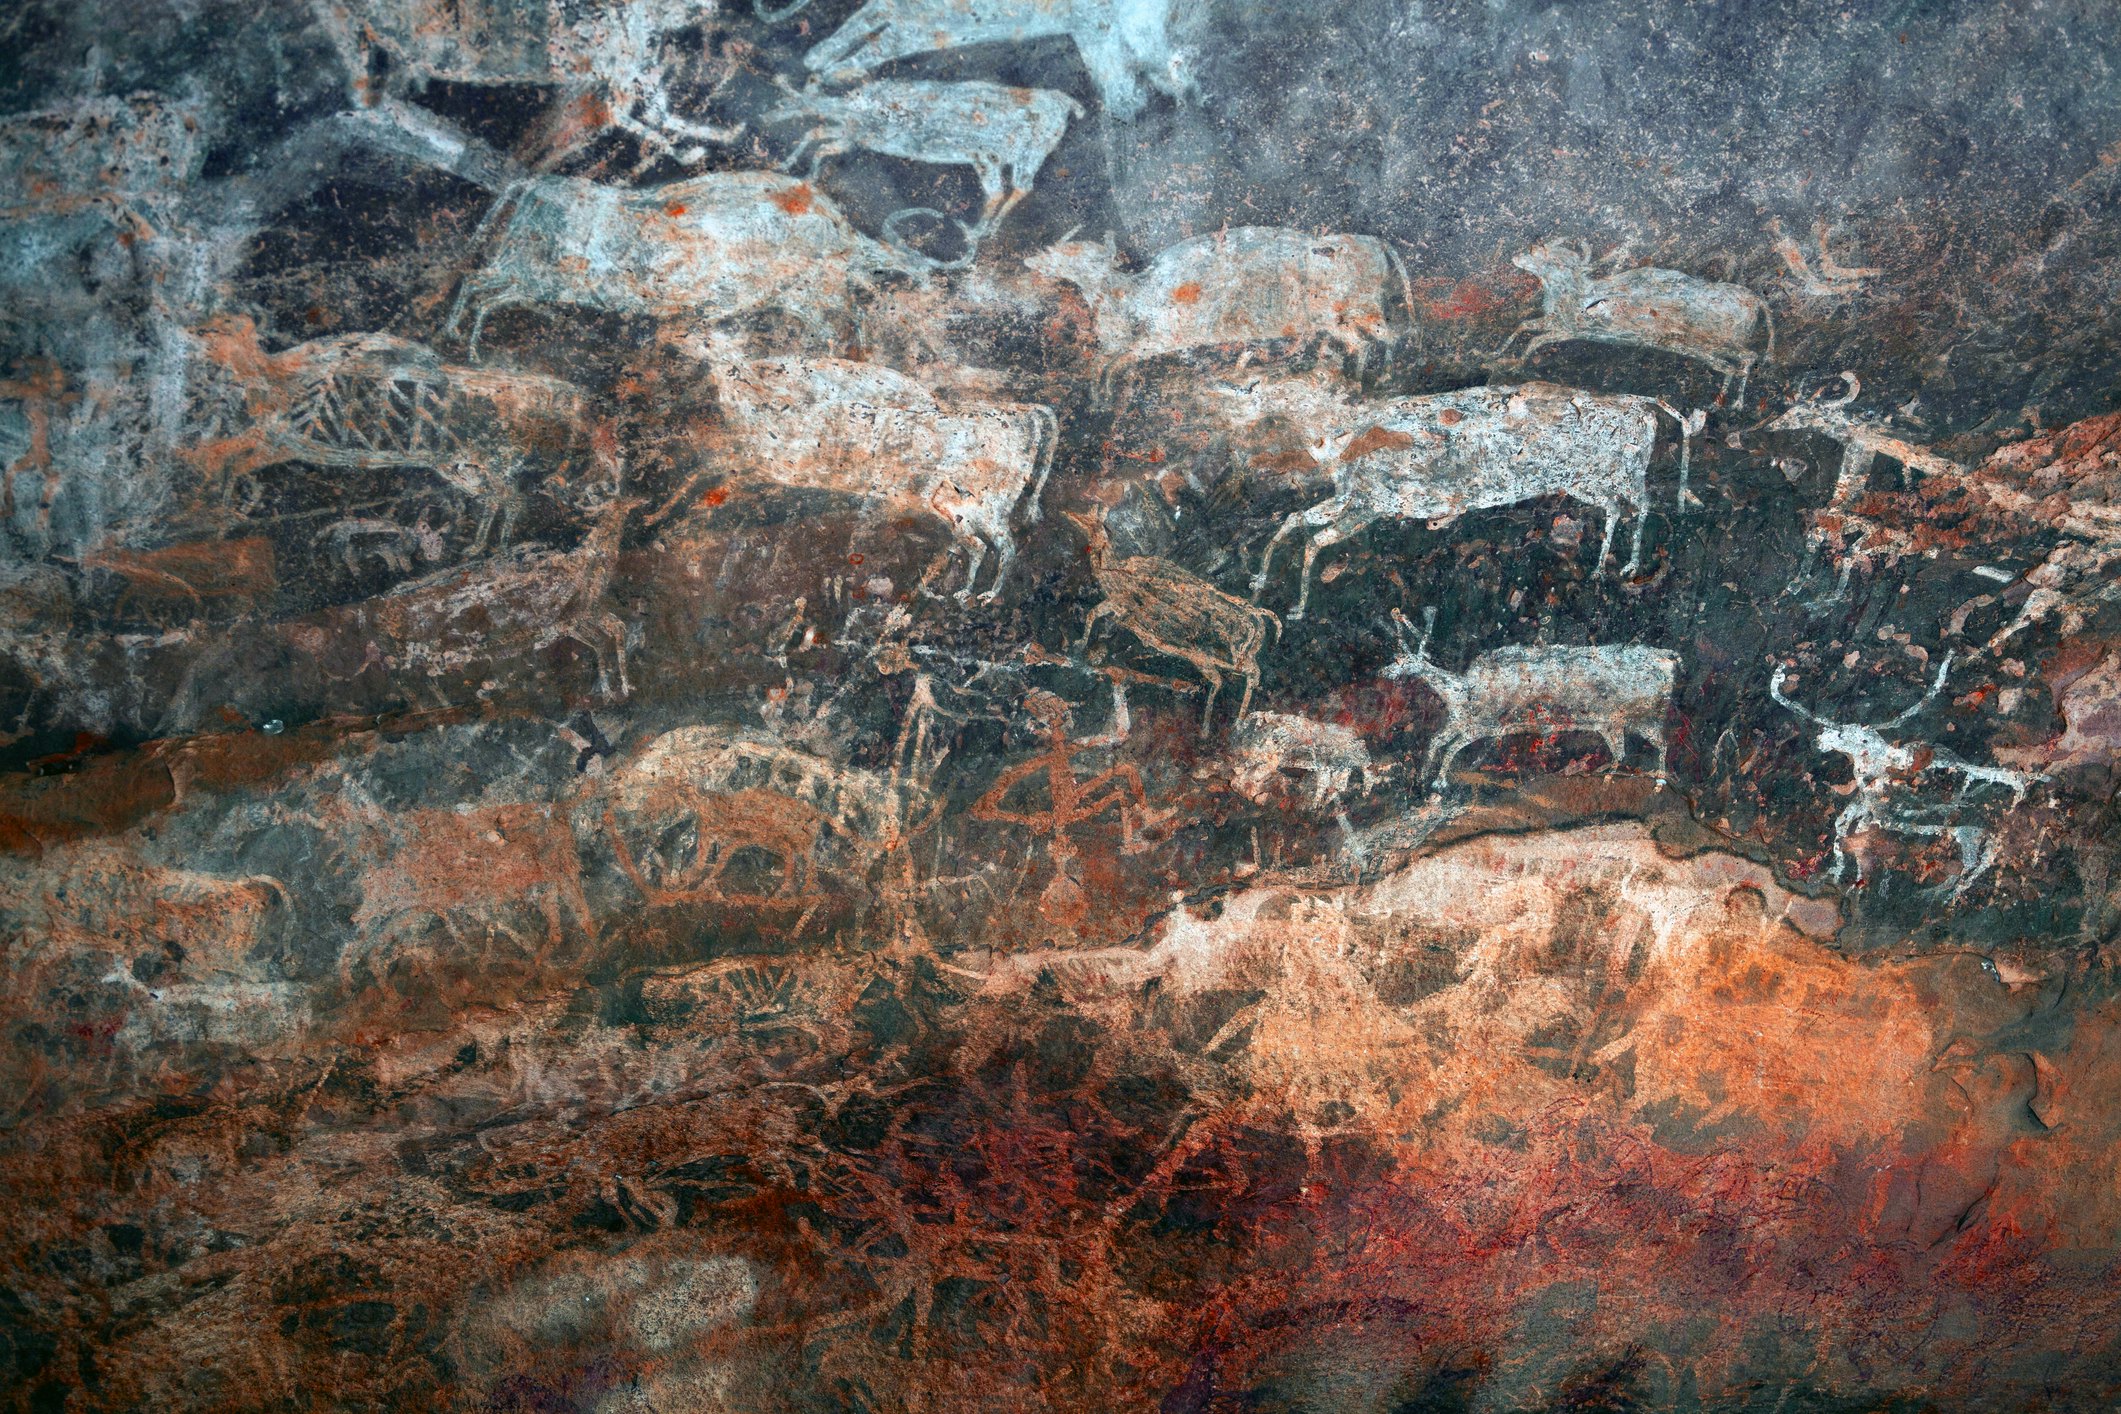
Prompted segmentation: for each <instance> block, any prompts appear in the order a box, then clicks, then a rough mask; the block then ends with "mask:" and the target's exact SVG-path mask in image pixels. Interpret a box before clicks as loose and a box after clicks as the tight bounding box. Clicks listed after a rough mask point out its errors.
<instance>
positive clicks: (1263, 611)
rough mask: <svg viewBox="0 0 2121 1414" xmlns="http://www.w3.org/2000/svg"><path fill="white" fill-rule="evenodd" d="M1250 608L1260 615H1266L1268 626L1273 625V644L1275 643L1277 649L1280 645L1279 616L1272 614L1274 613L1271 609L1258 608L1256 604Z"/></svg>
mask: <svg viewBox="0 0 2121 1414" xmlns="http://www.w3.org/2000/svg"><path fill="white" fill-rule="evenodd" d="M1252 607H1253V609H1254V610H1255V611H1257V612H1259V613H1261V614H1264V615H1266V617H1267V622H1268V623H1270V624H1272V625H1274V642H1275V645H1276V646H1277V647H1278V646H1280V644H1281V615H1279V614H1277V613H1275V612H1274V611H1273V610H1272V609H1262V608H1260V606H1259V605H1257V604H1254V605H1253V606H1252Z"/></svg>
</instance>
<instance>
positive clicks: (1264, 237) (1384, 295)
mask: <svg viewBox="0 0 2121 1414" xmlns="http://www.w3.org/2000/svg"><path fill="white" fill-rule="evenodd" d="M1024 265H1025V267H1026V268H1027V269H1029V270H1030V271H1031V272H1032V273H1033V274H1037V275H1043V276H1045V277H1046V278H1048V279H1051V280H1059V281H1062V282H1064V283H1066V284H1070V285H1073V286H1075V287H1076V288H1077V289H1078V290H1080V291H1081V292H1082V295H1083V298H1084V299H1085V300H1086V301H1088V303H1089V305H1090V312H1091V314H1092V316H1093V317H1094V318H1095V320H1096V327H1097V344H1098V352H1099V356H1100V358H1101V359H1102V360H1103V363H1102V366H1101V367H1100V369H1099V371H1098V382H1099V385H1100V386H1101V387H1109V386H1110V384H1111V381H1112V379H1113V377H1114V375H1115V374H1116V373H1117V372H1118V371H1119V369H1121V368H1122V367H1124V366H1127V365H1130V364H1135V363H1140V362H1143V361H1146V360H1148V359H1154V358H1162V357H1164V356H1166V355H1170V354H1183V353H1190V352H1193V351H1194V350H1197V349H1205V348H1212V347H1217V346H1238V347H1242V348H1244V349H1246V350H1256V351H1263V350H1265V349H1267V348H1268V347H1270V346H1273V345H1290V344H1294V345H1298V346H1301V347H1303V348H1309V347H1311V346H1313V345H1314V344H1317V343H1320V342H1323V343H1326V344H1330V345H1332V346H1333V347H1335V348H1338V349H1341V350H1343V351H1345V352H1347V353H1351V354H1354V355H1355V356H1356V359H1357V362H1358V364H1360V363H1362V362H1363V361H1364V360H1365V359H1366V358H1367V354H1368V351H1369V350H1370V349H1371V348H1372V347H1376V346H1381V345H1386V344H1389V342H1390V341H1391V339H1392V337H1393V326H1392V320H1391V316H1390V315H1389V314H1388V313H1387V311H1386V305H1387V304H1388V303H1389V302H1391V301H1392V300H1393V298H1394V296H1397V298H1398V302H1399V305H1400V307H1401V308H1402V309H1403V310H1405V311H1406V312H1407V318H1408V319H1409V321H1411V320H1412V318H1413V308H1414V303H1413V293H1412V286H1411V285H1410V284H1409V283H1408V280H1407V272H1406V268H1405V266H1404V265H1402V264H1401V263H1400V259H1399V255H1398V253H1397V252H1396V251H1394V250H1393V249H1392V248H1391V247H1390V246H1388V245H1386V244H1385V243H1384V242H1383V241H1380V240H1376V239H1374V238H1372V237H1369V236H1346V235H1323V236H1319V235H1311V234H1308V233H1306V232H1303V231H1291V230H1285V229H1283V228H1281V227H1278V226H1235V227H1232V228H1230V229H1229V230H1226V231H1218V232H1217V233H1216V234H1214V235H1212V236H1198V237H1195V238H1194V239H1192V240H1189V241H1180V242H1179V243H1178V244H1177V245H1174V246H1169V247H1167V248H1166V249H1164V250H1163V251H1162V252H1160V253H1159V254H1157V255H1156V256H1155V257H1154V258H1153V259H1152V260H1150V262H1149V265H1148V268H1147V269H1145V270H1143V271H1142V272H1141V273H1140V274H1139V275H1129V274H1127V273H1125V272H1124V271H1122V270H1121V269H1120V268H1119V255H1118V252H1117V250H1116V249H1115V247H1114V246H1113V245H1112V244H1111V242H1110V240H1109V238H1108V239H1107V242H1106V243H1105V244H1103V245H1099V244H1096V243H1094V242H1091V241H1067V240H1064V241H1062V242H1061V243H1059V244H1058V245H1054V246H1051V247H1049V248H1047V249H1046V250H1042V251H1040V252H1039V253H1038V254H1036V255H1033V256H1029V257H1027V258H1026V259H1025V261H1024Z"/></svg>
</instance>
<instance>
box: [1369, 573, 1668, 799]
mask: <svg viewBox="0 0 2121 1414" xmlns="http://www.w3.org/2000/svg"><path fill="white" fill-rule="evenodd" d="M1392 629H1393V632H1394V633H1395V635H1396V636H1397V637H1398V639H1399V656H1398V657H1397V658H1395V659H1393V660H1392V662H1391V663H1389V664H1387V665H1386V667H1385V669H1384V676H1385V677H1387V678H1418V679H1420V680H1421V681H1422V682H1423V683H1424V684H1425V685H1427V687H1428V689H1429V690H1430V691H1431V692H1433V693H1435V694H1436V695H1437V697H1438V698H1440V699H1441V700H1442V702H1443V706H1444V713H1445V717H1444V724H1443V726H1442V727H1440V728H1439V729H1438V730H1437V733H1436V736H1435V737H1434V739H1433V740H1431V741H1430V743H1429V750H1428V755H1427V756H1426V757H1425V758H1424V759H1423V761H1422V770H1423V772H1424V773H1426V772H1427V771H1428V770H1429V768H1430V767H1431V766H1432V765H1433V766H1434V767H1435V771H1436V774H1435V777H1434V781H1433V783H1434V785H1435V787H1436V788H1437V789H1438V790H1441V789H1442V788H1443V786H1444V783H1445V781H1447V780H1448V779H1449V778H1450V774H1451V763H1452V762H1454V761H1456V760H1457V759H1458V754H1459V753H1460V752H1461V751H1464V750H1465V749H1466V748H1467V747H1468V746H1471V745H1472V744H1473V743H1475V742H1477V741H1483V740H1490V739H1497V738H1501V737H1504V736H1510V735H1513V734H1515V733H1518V732H1555V731H1585V732H1595V733H1596V734H1597V735H1598V736H1599V737H1600V739H1602V740H1603V741H1604V742H1605V744H1606V750H1607V751H1609V752H1610V753H1611V754H1612V758H1613V763H1612V764H1613V766H1614V767H1615V768H1618V767H1619V766H1620V764H1621V763H1622V762H1623V761H1624V760H1625V759H1626V757H1627V746H1628V734H1629V733H1630V732H1632V733H1634V734H1635V735H1636V736H1639V737H1641V738H1642V739H1643V740H1645V741H1647V742H1649V743H1650V744H1651V745H1652V746H1653V747H1655V748H1656V750H1657V774H1658V777H1659V778H1660V779H1662V777H1663V775H1664V770H1665V739H1664V721H1665V717H1666V715H1667V714H1668V713H1669V712H1670V711H1671V708H1672V689H1673V686H1674V684H1675V683H1676V682H1677V681H1678V677H1679V655H1678V654H1677V653H1674V652H1672V651H1670V650H1669V649H1664V648H1648V647H1645V646H1643V645H1642V644H1639V643H1611V644H1594V645H1591V646H1588V647H1524V648H1495V649H1491V650H1489V651H1488V652H1486V653H1483V654H1481V655H1480V656H1479V657H1477V658H1475V659H1474V660H1473V661H1472V662H1471V663H1470V664H1468V665H1467V667H1466V670H1465V671H1464V672H1462V673H1454V672H1451V671H1449V670H1448V669H1446V668H1443V667H1441V666H1439V665H1438V664H1436V663H1435V662H1433V661H1431V660H1430V658H1429V636H1430V635H1431V634H1432V633H1434V632H1435V630H1436V610H1435V608H1434V607H1430V608H1427V609H1424V610H1423V611H1422V633H1421V638H1420V639H1419V640H1418V641H1415V642H1414V643H1412V644H1411V645H1410V644H1409V642H1408V640H1409V638H1411V637H1412V634H1411V631H1410V629H1409V626H1408V624H1407V616H1406V615H1405V614H1402V613H1401V612H1399V610H1397V609H1394V610H1393V611H1392Z"/></svg>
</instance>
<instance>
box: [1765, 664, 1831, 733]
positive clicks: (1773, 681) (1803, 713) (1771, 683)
mask: <svg viewBox="0 0 2121 1414" xmlns="http://www.w3.org/2000/svg"><path fill="white" fill-rule="evenodd" d="M1788 673H1789V669H1788V668H1786V667H1784V666H1783V665H1782V664H1780V663H1777V664H1776V665H1775V675H1774V676H1773V677H1771V678H1769V679H1768V689H1767V690H1768V696H1770V697H1772V698H1774V699H1775V700H1776V701H1777V702H1779V703H1781V704H1782V705H1783V706H1785V707H1787V708H1789V709H1790V710H1791V711H1792V712H1795V713H1796V714H1797V715H1798V716H1800V717H1802V718H1804V720H1805V721H1807V722H1811V723H1813V724H1814V725H1816V726H1822V727H1823V726H1825V725H1826V722H1825V720H1824V719H1823V718H1821V717H1820V716H1819V715H1818V714H1817V713H1815V712H1813V711H1812V710H1811V709H1810V708H1808V707H1803V706H1800V705H1798V704H1797V703H1795V702H1792V701H1790V699H1789V698H1787V697H1785V696H1783V695H1782V684H1783V680H1784V678H1785V677H1786V676H1787V675H1788Z"/></svg>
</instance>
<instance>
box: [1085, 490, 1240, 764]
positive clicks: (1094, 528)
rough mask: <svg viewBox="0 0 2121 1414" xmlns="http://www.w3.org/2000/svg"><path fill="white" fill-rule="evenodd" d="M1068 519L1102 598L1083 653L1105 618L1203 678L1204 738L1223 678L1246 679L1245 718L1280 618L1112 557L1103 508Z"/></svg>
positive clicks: (1169, 572)
mask: <svg viewBox="0 0 2121 1414" xmlns="http://www.w3.org/2000/svg"><path fill="white" fill-rule="evenodd" d="M1067 515H1068V519H1069V520H1071V521H1073V522H1074V523H1075V524H1076V525H1077V526H1078V527H1080V528H1081V530H1082V532H1083V534H1084V535H1085V536H1086V537H1087V539H1088V550H1089V555H1090V568H1091V572H1092V573H1093V574H1094V575H1095V576H1096V578H1097V587H1098V590H1099V592H1100V593H1102V594H1103V596H1104V597H1103V598H1102V599H1100V600H1099V601H1098V603H1097V604H1096V606H1095V607H1093V608H1092V609H1091V610H1090V617H1089V619H1088V620H1087V621H1086V622H1085V623H1084V624H1083V636H1082V648H1088V647H1089V646H1090V638H1091V635H1093V634H1094V633H1096V632H1097V625H1098V622H1099V621H1100V620H1102V619H1107V618H1109V619H1111V620H1112V621H1113V622H1114V623H1116V624H1118V625H1119V626H1120V627H1121V628H1123V629H1125V630H1126V631H1127V632H1129V633H1131V634H1133V635H1134V636H1135V637H1136V638H1138V639H1140V640H1141V641H1142V642H1143V643H1145V644H1147V645H1148V646H1149V647H1151V648H1153V649H1155V650H1156V651H1157V652H1159V653H1164V654H1168V655H1169V656H1171V657H1173V658H1177V659H1180V660H1181V661H1183V662H1186V663H1189V664H1191V665H1192V667H1193V670H1194V671H1195V672H1197V673H1199V674H1200V675H1201V676H1202V677H1203V678H1206V679H1207V681H1208V701H1207V705H1206V707H1205V708H1204V709H1203V710H1202V712H1201V731H1202V732H1203V733H1204V734H1205V733H1206V731H1207V730H1208V723H1209V721H1210V720H1211V719H1212V718H1213V717H1214V715H1215V698H1216V695H1217V694H1218V693H1220V692H1221V691H1222V685H1223V676H1224V675H1225V674H1228V673H1235V674H1237V675H1239V676H1241V677H1242V678H1243V679H1244V683H1245V688H1244V695H1243V696H1242V697H1241V698H1240V699H1239V700H1238V704H1237V715H1238V716H1239V717H1240V718H1242V717H1243V716H1244V715H1245V714H1246V713H1247V712H1248V711H1250V710H1251V707H1252V694H1253V692H1254V691H1256V690H1257V689H1258V687H1259V653H1260V649H1261V648H1263V647H1265V646H1266V642H1267V636H1268V634H1269V633H1272V634H1273V635H1274V636H1275V637H1276V638H1279V637H1280V635H1281V620H1280V619H1279V618H1278V617H1276V616H1275V615H1274V614H1272V613H1270V612H1269V611H1267V610H1265V609H1262V608H1260V607H1259V606H1257V605H1256V604H1247V603H1246V602H1245V601H1244V600H1242V599H1239V598H1237V597H1236V596H1235V595H1231V594H1225V593H1223V592H1222V591H1221V590H1220V589H1217V588H1216V587H1215V586H1214V585H1212V584H1210V583H1208V581H1206V580H1205V579H1202V578H1201V577H1200V576H1199V575H1197V574H1194V573H1193V572H1192V571H1191V570H1186V569H1181V568H1180V567H1178V566H1177V565H1174V564H1172V563H1170V562H1169V561H1167V560H1160V559H1157V558H1156V557H1155V556H1153V555H1126V556H1121V557H1117V558H1115V557H1114V556H1113V554H1112V542H1111V539H1110V537H1109V536H1108V535H1107V534H1106V531H1105V521H1104V510H1103V508H1102V507H1099V508H1098V510H1097V511H1096V513H1095V514H1093V515H1091V516H1079V515H1076V514H1075V513H1073V512H1068V513H1067ZM1078 651H1080V650H1078Z"/></svg>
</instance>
